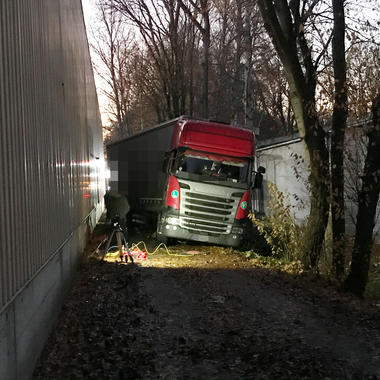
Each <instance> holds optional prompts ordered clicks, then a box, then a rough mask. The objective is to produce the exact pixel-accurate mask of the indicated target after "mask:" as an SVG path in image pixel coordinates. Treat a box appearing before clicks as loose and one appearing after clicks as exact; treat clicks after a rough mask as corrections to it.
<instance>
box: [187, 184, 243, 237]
mask: <svg viewBox="0 0 380 380" xmlns="http://www.w3.org/2000/svg"><path fill="white" fill-rule="evenodd" d="M236 202H238V200H235V199H229V198H222V197H218V196H213V195H208V194H202V193H195V192H191V191H186V190H184V189H183V190H182V192H181V218H180V225H181V227H182V228H186V229H187V230H189V232H191V233H196V234H202V235H209V236H218V235H220V234H229V233H230V232H231V224H232V222H233V219H234V217H235V211H236V205H235V203H236Z"/></svg>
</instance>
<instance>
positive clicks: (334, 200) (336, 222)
mask: <svg viewBox="0 0 380 380" xmlns="http://www.w3.org/2000/svg"><path fill="white" fill-rule="evenodd" d="M332 4H333V13H334V29H333V40H332V53H333V62H334V79H335V100H334V110H333V117H332V136H331V215H332V240H333V247H332V252H333V270H334V272H335V276H336V278H337V279H338V280H341V279H342V276H343V275H344V249H345V213H344V169H343V158H344V153H343V152H344V135H345V129H346V122H347V86H346V59H345V47H344V34H345V21H344V3H343V1H342V0H332Z"/></svg>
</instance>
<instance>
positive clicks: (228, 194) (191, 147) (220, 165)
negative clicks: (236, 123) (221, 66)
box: [157, 119, 255, 247]
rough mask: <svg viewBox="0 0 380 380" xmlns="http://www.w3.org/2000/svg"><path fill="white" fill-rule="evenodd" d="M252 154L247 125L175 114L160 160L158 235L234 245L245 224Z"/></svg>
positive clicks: (252, 142) (244, 232) (239, 241)
mask: <svg viewBox="0 0 380 380" xmlns="http://www.w3.org/2000/svg"><path fill="white" fill-rule="evenodd" d="M254 154H255V136H254V134H253V132H252V131H250V130H247V129H243V128H237V127H233V126H230V125H227V124H222V123H216V122H210V121H203V120H191V119H180V120H179V121H178V122H177V123H176V125H175V126H174V130H173V134H172V141H171V146H170V151H169V152H168V153H167V160H166V161H165V172H166V173H167V180H166V186H165V190H164V194H163V205H162V211H161V213H160V215H159V218H158V225H157V233H158V236H159V237H161V238H162V240H164V239H166V238H175V239H179V240H196V241H201V242H208V243H213V244H221V245H227V246H232V247H238V246H240V245H241V244H242V242H243V241H244V240H245V239H246V235H247V231H248V227H249V226H250V222H249V220H248V218H247V216H248V213H249V211H250V203H251V189H252V178H253V177H252V173H253V164H254Z"/></svg>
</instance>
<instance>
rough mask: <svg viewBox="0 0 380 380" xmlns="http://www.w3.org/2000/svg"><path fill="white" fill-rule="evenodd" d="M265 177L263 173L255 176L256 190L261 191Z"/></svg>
mask: <svg viewBox="0 0 380 380" xmlns="http://www.w3.org/2000/svg"><path fill="white" fill-rule="evenodd" d="M263 178H264V177H263V175H262V174H261V173H256V175H255V182H254V183H253V188H254V189H261V187H262V185H263Z"/></svg>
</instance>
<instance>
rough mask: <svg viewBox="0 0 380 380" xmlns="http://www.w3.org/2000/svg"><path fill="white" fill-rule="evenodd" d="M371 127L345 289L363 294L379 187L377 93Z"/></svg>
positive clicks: (379, 111)
mask: <svg viewBox="0 0 380 380" xmlns="http://www.w3.org/2000/svg"><path fill="white" fill-rule="evenodd" d="M372 110H373V127H372V128H371V131H370V132H369V133H368V151H367V156H366V160H365V165H364V174H363V178H362V189H361V191H360V193H359V209H358V215H357V219H356V232H355V242H354V248H353V251H352V261H351V266H350V272H349V274H348V277H347V279H346V281H345V283H344V287H343V289H344V290H347V291H350V292H352V293H354V294H356V295H357V296H359V297H362V296H363V294H364V291H365V287H366V285H367V281H368V271H369V265H370V259H371V249H372V243H373V240H372V233H373V228H374V225H375V215H376V207H377V203H378V201H379V190H380V94H378V95H377V97H376V99H375V101H374V104H373V108H372Z"/></svg>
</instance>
